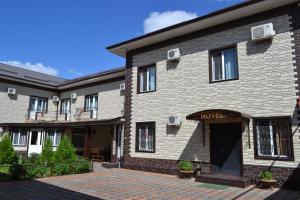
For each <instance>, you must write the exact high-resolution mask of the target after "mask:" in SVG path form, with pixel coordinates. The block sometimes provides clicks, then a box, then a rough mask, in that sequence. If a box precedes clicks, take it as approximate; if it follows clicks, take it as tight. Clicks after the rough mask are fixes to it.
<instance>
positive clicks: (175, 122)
mask: <svg viewBox="0 0 300 200" xmlns="http://www.w3.org/2000/svg"><path fill="white" fill-rule="evenodd" d="M168 125H169V126H180V125H181V119H180V117H176V116H170V117H169V119H168Z"/></svg>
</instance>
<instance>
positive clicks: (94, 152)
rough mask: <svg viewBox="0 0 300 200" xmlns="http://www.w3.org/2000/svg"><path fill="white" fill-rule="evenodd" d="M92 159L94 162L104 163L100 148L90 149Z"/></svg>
mask: <svg viewBox="0 0 300 200" xmlns="http://www.w3.org/2000/svg"><path fill="white" fill-rule="evenodd" d="M90 158H91V160H93V161H102V160H103V158H102V155H101V154H100V148H91V149H90Z"/></svg>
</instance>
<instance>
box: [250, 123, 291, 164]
mask: <svg viewBox="0 0 300 200" xmlns="http://www.w3.org/2000/svg"><path fill="white" fill-rule="evenodd" d="M254 133H255V136H256V137H255V138H256V156H257V157H259V158H280V159H291V158H292V137H291V125H290V119H289V118H268V119H266V118H264V119H255V121H254Z"/></svg>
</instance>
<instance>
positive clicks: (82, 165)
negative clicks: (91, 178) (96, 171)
mask: <svg viewBox="0 0 300 200" xmlns="http://www.w3.org/2000/svg"><path fill="white" fill-rule="evenodd" d="M90 169H91V162H90V161H88V160H85V159H83V158H81V159H79V160H78V162H75V173H76V174H80V173H85V172H89V171H90Z"/></svg>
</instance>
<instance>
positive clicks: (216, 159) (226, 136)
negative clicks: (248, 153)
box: [210, 123, 242, 176]
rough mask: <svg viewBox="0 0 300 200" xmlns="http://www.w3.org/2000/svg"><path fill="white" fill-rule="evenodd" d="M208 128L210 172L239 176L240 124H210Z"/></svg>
mask: <svg viewBox="0 0 300 200" xmlns="http://www.w3.org/2000/svg"><path fill="white" fill-rule="evenodd" d="M210 130H211V134H210V156H211V163H212V172H213V173H223V174H228V175H236V176H240V175H241V169H240V165H241V144H240V140H241V132H242V131H241V124H240V123H238V124H233V123H227V124H211V125H210Z"/></svg>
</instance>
